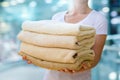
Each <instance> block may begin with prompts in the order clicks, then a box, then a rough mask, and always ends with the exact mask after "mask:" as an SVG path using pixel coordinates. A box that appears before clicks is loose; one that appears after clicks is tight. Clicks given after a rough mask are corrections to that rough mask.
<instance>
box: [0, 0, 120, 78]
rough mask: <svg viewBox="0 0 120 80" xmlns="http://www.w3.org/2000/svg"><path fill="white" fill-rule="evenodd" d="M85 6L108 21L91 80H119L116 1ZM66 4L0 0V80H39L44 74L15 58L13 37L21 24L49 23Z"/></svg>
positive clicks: (96, 0)
mask: <svg viewBox="0 0 120 80" xmlns="http://www.w3.org/2000/svg"><path fill="white" fill-rule="evenodd" d="M89 6H90V7H91V8H92V9H95V10H97V11H100V12H101V13H103V14H104V15H105V16H106V18H107V19H108V25H109V26H108V37H107V40H106V44H105V47H104V50H103V54H102V58H101V61H100V62H99V64H98V65H97V66H96V67H95V68H94V69H93V70H92V80H120V0H91V1H90V2H89ZM67 7H68V2H67V0H0V80H42V78H43V76H44V73H45V70H44V69H42V68H39V67H36V66H34V65H32V64H31V65H28V64H27V63H26V62H25V61H23V60H22V59H21V57H20V56H19V55H18V50H19V43H20V42H19V40H18V39H17V37H16V36H17V34H18V33H19V31H20V30H21V24H22V22H23V21H25V20H42V19H51V17H52V16H53V14H55V13H57V12H59V11H64V10H66V9H67Z"/></svg>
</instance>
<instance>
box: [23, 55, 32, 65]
mask: <svg viewBox="0 0 120 80" xmlns="http://www.w3.org/2000/svg"><path fill="white" fill-rule="evenodd" d="M22 59H23V60H26V61H27V63H28V64H31V63H32V61H30V60H28V59H27V56H22Z"/></svg>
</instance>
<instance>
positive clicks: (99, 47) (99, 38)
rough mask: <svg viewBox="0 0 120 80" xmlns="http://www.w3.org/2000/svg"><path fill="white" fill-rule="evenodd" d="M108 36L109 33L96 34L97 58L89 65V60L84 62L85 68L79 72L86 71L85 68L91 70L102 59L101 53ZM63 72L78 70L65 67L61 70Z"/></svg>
mask: <svg viewBox="0 0 120 80" xmlns="http://www.w3.org/2000/svg"><path fill="white" fill-rule="evenodd" d="M106 37H107V35H96V36H95V44H94V46H93V48H92V49H93V50H94V52H95V59H94V62H93V64H92V65H91V66H88V64H89V63H87V62H83V68H82V69H81V70H79V71H77V72H82V71H85V70H89V69H91V68H93V67H95V66H96V65H97V64H98V63H99V61H100V58H101V54H102V50H103V47H104V44H105V41H106ZM60 71H62V72H68V73H74V72H76V71H73V70H68V69H64V70H60Z"/></svg>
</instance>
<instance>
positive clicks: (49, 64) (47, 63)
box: [19, 52, 94, 71]
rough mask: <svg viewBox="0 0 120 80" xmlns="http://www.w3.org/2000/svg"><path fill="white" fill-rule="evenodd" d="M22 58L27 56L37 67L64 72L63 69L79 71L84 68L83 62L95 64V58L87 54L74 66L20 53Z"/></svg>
mask: <svg viewBox="0 0 120 80" xmlns="http://www.w3.org/2000/svg"><path fill="white" fill-rule="evenodd" d="M19 54H20V55H21V56H27V59H28V60H30V61H32V63H33V64H34V65H36V66H39V67H43V68H47V69H50V70H62V69H69V70H75V71H79V70H80V69H81V67H82V62H84V61H88V62H89V64H91V65H92V64H93V60H94V58H91V55H89V54H87V55H85V56H82V57H80V58H79V59H78V60H77V61H76V62H75V63H74V64H70V63H67V64H66V63H57V62H50V61H45V60H41V59H39V58H36V57H33V56H30V55H28V54H26V53H24V52H20V53H19Z"/></svg>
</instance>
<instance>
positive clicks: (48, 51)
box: [20, 43, 94, 63]
mask: <svg viewBox="0 0 120 80" xmlns="http://www.w3.org/2000/svg"><path fill="white" fill-rule="evenodd" d="M20 51H21V52H25V53H26V54H28V55H30V56H34V57H36V58H39V59H42V60H46V61H52V62H59V63H75V62H76V60H77V59H78V58H79V57H81V56H83V55H87V54H89V55H91V56H94V51H93V50H90V49H80V50H70V49H60V48H45V47H38V46H34V45H31V44H27V43H22V44H21V46H20ZM92 58H93V57H92Z"/></svg>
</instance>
